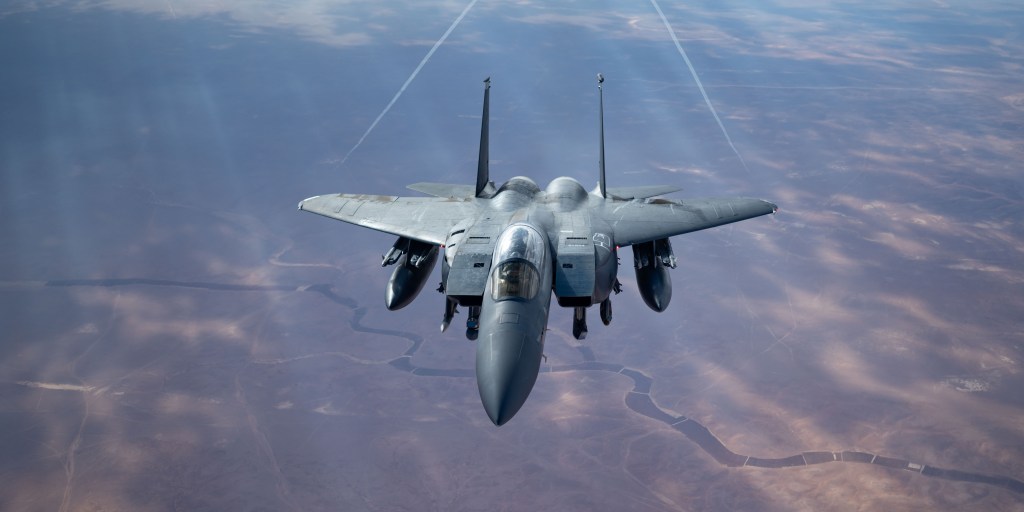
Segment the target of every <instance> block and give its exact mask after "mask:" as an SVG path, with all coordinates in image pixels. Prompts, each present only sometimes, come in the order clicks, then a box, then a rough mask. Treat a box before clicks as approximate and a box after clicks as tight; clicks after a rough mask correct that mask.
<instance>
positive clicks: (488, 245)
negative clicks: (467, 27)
mask: <svg viewBox="0 0 1024 512" xmlns="http://www.w3.org/2000/svg"><path fill="white" fill-rule="evenodd" d="M603 84H604V77H603V76H601V75H600V74H599V75H598V98H599V112H600V115H599V120H600V122H599V125H600V127H599V141H600V150H599V159H598V165H599V171H600V178H599V181H598V184H597V187H596V188H595V189H594V190H592V191H589V192H588V191H587V190H586V189H585V188H584V187H583V186H582V185H581V184H580V183H579V182H578V181H576V180H574V179H572V178H568V177H560V178H556V179H555V180H553V181H552V182H551V183H550V184H548V186H547V187H546V188H544V189H541V188H540V187H538V186H537V184H536V183H534V182H533V180H531V179H529V178H526V177H522V176H517V177H514V178H512V179H510V180H508V181H507V182H505V183H504V184H502V185H501V186H497V187H496V186H495V185H494V183H493V182H491V181H490V176H489V171H488V162H489V158H488V134H487V131H488V124H489V121H488V115H489V104H490V86H491V83H490V78H488V79H487V80H484V105H483V118H482V121H481V127H480V152H479V160H478V164H477V174H476V184H475V186H474V185H450V184H441V183H415V184H412V185H409V186H408V188H410V189H412V190H415V191H418V192H422V193H424V194H427V195H429V196H433V197H396V196H386V195H363V194H329V195H322V196H314V197H310V198H309V199H306V200H303V201H302V202H300V203H299V209H300V210H305V211H308V212H312V213H316V214H319V215H323V216H325V217H330V218H332V219H336V220H340V221H342V222H348V223H350V224H356V225H359V226H364V227H368V228H370V229H375V230H377V231H382V232H384V233H389V234H391V235H395V236H397V237H398V239H397V240H396V241H395V243H394V245H393V246H392V247H391V249H390V250H388V251H387V253H385V254H384V255H383V262H382V264H381V266H388V265H395V266H396V268H395V270H394V273H393V274H392V275H391V279H390V280H389V281H388V284H387V288H386V291H385V294H384V304H385V305H386V306H387V308H388V309H389V310H396V309H401V308H403V307H405V306H406V305H408V304H409V303H410V302H412V301H413V299H415V298H416V296H417V295H418V294H419V293H420V290H422V289H423V285H424V283H425V282H426V280H427V279H428V277H429V276H430V274H431V272H432V271H433V268H434V266H435V262H436V260H437V257H438V254H439V253H441V254H442V258H441V285H440V287H439V288H438V291H440V292H442V293H443V294H444V295H445V305H444V315H443V319H442V322H441V331H442V332H444V331H445V330H446V329H447V328H448V326H449V324H450V323H451V321H452V319H453V317H454V316H455V314H456V313H457V307H458V306H462V307H464V308H467V309H468V318H467V319H466V336H467V337H468V338H469V339H470V340H475V341H476V381H477V388H478V389H479V391H480V399H481V401H482V402H483V406H484V409H485V410H486V411H487V416H488V417H489V418H490V419H491V421H492V422H493V423H494V424H495V425H498V426H501V425H503V424H505V423H506V422H507V421H508V420H509V419H511V418H512V417H513V416H514V415H515V414H516V413H517V412H518V411H519V409H520V408H521V407H522V406H523V403H525V402H526V398H527V396H529V394H530V391H531V390H532V389H533V386H534V383H535V382H536V381H537V374H538V372H539V370H540V364H541V359H542V357H543V354H544V336H545V333H546V332H547V323H548V313H549V310H550V305H551V296H552V294H554V296H555V297H557V299H558V305H559V306H562V307H565V308H571V309H572V333H573V336H575V337H576V339H583V338H585V337H586V335H587V320H586V318H587V309H588V308H589V307H590V306H593V305H599V311H600V317H601V321H602V322H603V323H604V324H605V325H608V323H609V322H611V320H612V303H611V295H612V294H613V293H618V292H619V291H620V285H619V281H618V279H617V278H616V276H617V273H618V268H619V256H618V251H619V249H620V248H622V247H627V246H629V247H631V248H632V252H633V268H634V270H635V272H636V286H637V288H638V290H639V292H640V296H641V297H642V298H643V300H644V302H645V303H647V305H648V306H649V307H650V308H651V309H653V310H654V311H657V312H661V311H664V310H665V308H666V307H668V304H669V300H670V299H671V297H672V284H671V280H670V278H669V275H668V269H669V268H675V266H676V258H675V256H674V254H673V252H672V245H671V244H670V243H669V238H670V237H672V236H675V235H681V234H683V233H689V232H691V231H697V230H701V229H707V228H712V227H715V226H721V225H723V224H729V223H732V222H737V221H741V220H745V219H750V218H753V217H758V216H761V215H765V214H769V213H775V212H776V210H777V209H778V208H777V207H776V206H775V205H774V204H772V203H770V202H768V201H763V200H760V199H750V198H740V197H737V198H710V199H687V200H678V201H677V200H668V199H656V198H655V197H656V196H660V195H664V194H668V193H671V192H676V191H678V190H679V189H678V188H676V187H671V186H641V187H624V188H614V187H607V186H606V185H605V164H604V161H605V159H604V85H603Z"/></svg>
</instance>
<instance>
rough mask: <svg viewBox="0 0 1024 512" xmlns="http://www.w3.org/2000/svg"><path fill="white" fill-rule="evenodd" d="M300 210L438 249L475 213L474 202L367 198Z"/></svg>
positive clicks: (339, 198) (339, 197) (335, 198)
mask: <svg viewBox="0 0 1024 512" xmlns="http://www.w3.org/2000/svg"><path fill="white" fill-rule="evenodd" d="M299 209H300V210H305V211H307V212H312V213H316V214H318V215H323V216H324V217H330V218H332V219H336V220H340V221H342V222H348V223H349V224H355V225H357V226H363V227H367V228H370V229H375V230H377V231H383V232H385V233H390V234H392V235H398V236H404V237H406V238H411V239H413V240H419V241H421V242H428V243H432V244H436V245H441V244H444V243H445V239H446V238H447V237H448V231H449V230H450V229H451V227H452V226H454V225H455V224H457V223H458V222H459V221H461V220H464V219H465V218H467V217H470V216H472V215H473V214H474V213H476V209H477V207H476V205H475V204H474V202H473V199H472V198H465V199H453V198H438V197H397V196H375V195H366V194H329V195H323V196H314V197H311V198H309V199H306V200H304V201H302V202H301V203H299Z"/></svg>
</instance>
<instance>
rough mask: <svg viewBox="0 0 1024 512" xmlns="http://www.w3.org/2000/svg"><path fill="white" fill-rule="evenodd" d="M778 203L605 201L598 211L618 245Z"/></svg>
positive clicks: (770, 209)
mask: <svg viewBox="0 0 1024 512" xmlns="http://www.w3.org/2000/svg"><path fill="white" fill-rule="evenodd" d="M778 209H779V208H778V206H775V204H773V203H770V202H768V201H764V200H761V199H752V198H746V197H735V198H709V199H692V200H686V201H669V200H665V199H656V200H653V201H628V202H622V203H618V202H608V203H606V204H605V205H604V207H603V209H602V210H601V211H600V212H599V213H598V214H599V215H600V216H601V217H602V218H603V219H604V220H605V222H607V223H608V224H609V225H610V226H611V227H612V231H613V238H614V240H615V244H616V245H619V246H627V245H633V244H637V243H641V242H649V241H651V240H658V239H661V238H668V237H671V236H675V235H681V234H683V233H690V232H692V231H700V230H702V229H707V228H713V227H715V226H721V225H723V224H730V223H733V222H739V221H741V220H746V219H752V218H754V217H760V216H761V215H767V214H769V213H775V212H776V211H777V210H778Z"/></svg>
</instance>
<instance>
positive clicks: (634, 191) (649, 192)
mask: <svg viewBox="0 0 1024 512" xmlns="http://www.w3.org/2000/svg"><path fill="white" fill-rule="evenodd" d="M680 190H682V189H681V188H679V187H673V186H671V185H644V186H640V187H608V195H609V196H610V197H614V198H616V199H647V198H648V197H654V196H663V195H665V194H671V193H673V192H679V191H680Z"/></svg>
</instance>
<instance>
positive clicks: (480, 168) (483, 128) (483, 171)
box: [476, 77, 491, 197]
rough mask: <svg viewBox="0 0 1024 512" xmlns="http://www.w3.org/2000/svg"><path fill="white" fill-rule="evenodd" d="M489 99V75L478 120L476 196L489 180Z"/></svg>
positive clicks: (480, 194) (482, 194)
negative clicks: (478, 157)
mask: <svg viewBox="0 0 1024 512" xmlns="http://www.w3.org/2000/svg"><path fill="white" fill-rule="evenodd" d="M490 100H491V77H487V79H486V80H484V114H483V118H482V120H481V121H480V160H479V161H478V162H477V165H476V197H483V196H484V190H485V189H486V188H487V182H488V181H490V176H489V174H490V172H489V171H488V162H489V161H490V157H489V155H488V154H487V148H488V139H487V125H488V111H489V110H490V109H489V104H490Z"/></svg>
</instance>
